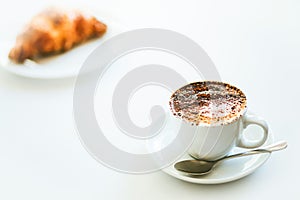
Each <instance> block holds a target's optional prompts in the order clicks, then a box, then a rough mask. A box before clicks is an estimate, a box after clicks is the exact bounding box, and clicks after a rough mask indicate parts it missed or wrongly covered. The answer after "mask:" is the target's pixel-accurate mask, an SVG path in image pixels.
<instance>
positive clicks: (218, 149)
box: [169, 81, 268, 161]
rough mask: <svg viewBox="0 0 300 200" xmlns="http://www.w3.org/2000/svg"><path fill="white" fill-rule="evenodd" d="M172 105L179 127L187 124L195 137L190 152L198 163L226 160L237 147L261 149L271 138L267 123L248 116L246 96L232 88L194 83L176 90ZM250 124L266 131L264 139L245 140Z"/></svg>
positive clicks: (203, 82)
mask: <svg viewBox="0 0 300 200" xmlns="http://www.w3.org/2000/svg"><path fill="white" fill-rule="evenodd" d="M169 104H170V110H171V112H172V114H173V115H174V116H175V119H176V123H179V124H182V123H184V126H182V127H187V128H186V129H185V130H184V131H186V132H187V134H189V133H191V132H193V133H191V134H195V137H194V140H193V142H192V144H191V146H190V147H189V149H188V153H189V155H190V156H192V157H193V158H195V159H199V160H208V161H213V160H216V159H219V158H222V157H224V156H226V155H227V154H228V153H229V152H230V151H231V150H232V148H234V147H242V148H257V147H259V146H261V145H263V144H264V143H265V141H266V139H267V137H268V125H267V123H266V122H265V120H263V119H262V118H260V117H258V116H256V115H251V114H248V113H247V99H246V96H245V94H244V93H243V92H242V91H241V90H240V89H238V88H237V87H235V86H232V85H230V84H227V83H223V82H218V81H202V82H194V83H190V84H188V85H185V86H183V87H181V88H180V89H178V90H176V91H175V92H174V93H173V94H172V96H171V98H170V101H169ZM250 124H254V125H257V126H260V127H261V128H262V133H263V134H262V137H260V138H259V139H257V140H250V139H248V138H247V137H245V134H244V130H245V129H246V128H247V126H248V125H250ZM187 125H188V126H187Z"/></svg>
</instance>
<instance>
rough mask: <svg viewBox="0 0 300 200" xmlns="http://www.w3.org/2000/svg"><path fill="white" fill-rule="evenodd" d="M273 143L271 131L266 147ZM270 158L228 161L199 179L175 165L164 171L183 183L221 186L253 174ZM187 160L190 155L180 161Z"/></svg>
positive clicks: (259, 157)
mask: <svg viewBox="0 0 300 200" xmlns="http://www.w3.org/2000/svg"><path fill="white" fill-rule="evenodd" d="M271 143H273V134H272V132H271V131H270V132H269V137H268V139H267V141H266V143H265V144H264V145H269V144H271ZM242 151H245V149H242V148H235V149H233V150H232V152H231V153H237V152H242ZM269 157H270V154H269V153H266V154H257V155H253V156H247V157H243V158H236V159H231V160H227V161H224V162H222V163H220V164H218V165H217V166H216V167H215V169H214V170H213V171H212V172H211V173H210V174H208V175H203V176H197V177H195V176H193V177H192V176H187V175H184V174H183V173H181V172H179V171H177V170H176V169H175V168H174V164H172V165H170V166H169V167H167V168H165V169H163V171H164V172H165V173H167V174H169V175H171V176H173V177H175V178H178V179H180V180H183V181H187V182H191V183H197V184H220V183H226V182H230V181H234V180H237V179H240V178H243V177H245V176H247V175H249V174H251V173H252V172H254V171H255V170H256V169H257V168H258V167H260V166H261V165H263V164H264V163H265V162H266V161H267V160H268V158H269ZM186 159H191V157H190V156H189V155H188V154H185V155H184V156H183V157H182V158H180V159H179V160H186ZM179 160H178V161H179Z"/></svg>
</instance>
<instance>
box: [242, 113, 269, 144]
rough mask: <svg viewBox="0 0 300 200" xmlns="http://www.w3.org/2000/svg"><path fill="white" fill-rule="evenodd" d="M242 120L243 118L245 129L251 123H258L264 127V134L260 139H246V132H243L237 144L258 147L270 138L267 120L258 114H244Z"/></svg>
mask: <svg viewBox="0 0 300 200" xmlns="http://www.w3.org/2000/svg"><path fill="white" fill-rule="evenodd" d="M242 120H243V130H245V129H246V128H247V126H248V125H250V124H256V125H258V126H260V127H261V128H262V129H263V134H264V135H263V137H262V138H261V139H259V140H249V139H246V138H245V136H244V134H243V133H242V134H241V136H240V139H239V142H238V144H237V146H239V147H242V148H249V149H250V148H256V147H259V146H261V145H263V144H264V143H265V141H266V140H267V138H268V132H269V127H268V124H267V122H266V121H265V120H263V119H262V118H260V117H258V116H254V115H247V114H245V115H244V116H243V119H242Z"/></svg>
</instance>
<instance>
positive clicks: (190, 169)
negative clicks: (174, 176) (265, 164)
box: [174, 141, 287, 176]
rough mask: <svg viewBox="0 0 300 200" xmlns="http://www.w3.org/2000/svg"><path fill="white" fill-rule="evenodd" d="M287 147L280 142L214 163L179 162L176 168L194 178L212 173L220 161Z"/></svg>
mask: <svg viewBox="0 0 300 200" xmlns="http://www.w3.org/2000/svg"><path fill="white" fill-rule="evenodd" d="M286 147H287V142H285V141H280V142H277V143H274V144H271V145H269V146H266V147H264V148H259V149H254V150H251V151H246V152H243V153H238V154H233V155H229V156H226V157H223V158H220V159H217V160H214V161H205V160H183V161H180V162H177V163H176V164H175V165H174V167H175V169H177V170H178V171H180V172H184V173H187V174H188V175H192V176H199V175H205V174H208V173H210V172H211V171H212V169H213V168H214V167H215V166H216V164H217V163H219V162H220V161H224V160H227V159H231V158H238V157H244V156H250V155H255V154H260V153H271V152H273V151H279V150H282V149H285V148H286Z"/></svg>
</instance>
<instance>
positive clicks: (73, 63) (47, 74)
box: [0, 12, 125, 79]
mask: <svg viewBox="0 0 300 200" xmlns="http://www.w3.org/2000/svg"><path fill="white" fill-rule="evenodd" d="M91 14H93V15H94V16H96V18H98V19H99V20H100V21H102V22H104V23H105V24H106V25H107V32H106V33H105V34H104V35H103V36H102V37H101V38H99V39H95V40H92V41H89V42H86V43H84V44H82V45H79V46H77V47H75V48H73V49H71V50H70V51H67V52H65V53H63V54H60V55H55V56H50V57H48V58H44V59H41V60H39V61H38V62H34V61H31V60H27V61H25V62H24V63H23V64H14V63H12V62H11V61H10V60H9V59H8V53H9V51H10V49H11V48H12V47H13V45H14V42H15V41H14V39H12V38H2V39H0V43H1V49H0V67H1V68H2V69H4V70H5V71H8V72H10V73H13V74H16V75H19V76H23V77H28V78H36V79H58V78H68V77H74V76H76V75H77V74H78V72H79V70H80V68H81V65H82V64H83V62H84V61H85V59H86V58H87V57H88V55H89V54H90V53H91V52H92V51H93V50H94V49H95V48H96V47H97V46H99V45H100V44H101V43H103V41H105V40H106V39H108V38H111V37H112V36H114V35H116V34H119V33H121V32H124V31H125V26H123V25H121V23H119V22H118V21H117V20H115V19H114V18H113V17H112V16H109V15H106V16H105V14H102V12H93V13H91ZM17 34H18V32H16V33H15V32H13V33H11V35H14V37H16V35H17Z"/></svg>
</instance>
